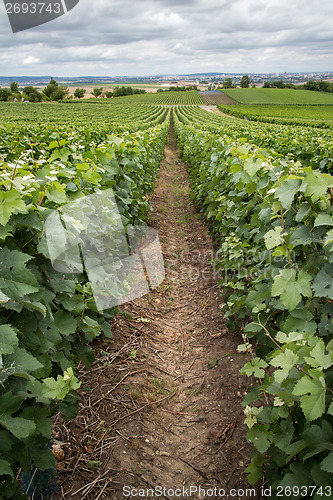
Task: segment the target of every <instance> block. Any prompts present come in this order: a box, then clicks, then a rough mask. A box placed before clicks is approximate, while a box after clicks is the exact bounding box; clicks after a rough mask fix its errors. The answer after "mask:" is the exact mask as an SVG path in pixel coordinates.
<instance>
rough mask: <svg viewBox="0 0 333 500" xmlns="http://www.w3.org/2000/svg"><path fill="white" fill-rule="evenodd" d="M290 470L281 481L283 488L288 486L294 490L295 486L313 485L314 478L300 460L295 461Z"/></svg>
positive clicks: (280, 484)
mask: <svg viewBox="0 0 333 500" xmlns="http://www.w3.org/2000/svg"><path fill="white" fill-rule="evenodd" d="M290 470H291V472H288V473H287V474H285V476H284V477H283V479H282V481H281V482H280V483H279V486H280V487H281V488H287V487H288V488H291V490H292V488H294V487H300V488H301V487H302V486H303V487H305V486H311V484H312V481H313V479H312V477H311V473H310V471H309V470H308V469H307V467H306V466H305V464H303V463H300V462H296V463H293V464H291V465H290Z"/></svg>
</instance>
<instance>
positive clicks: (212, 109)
mask: <svg viewBox="0 0 333 500" xmlns="http://www.w3.org/2000/svg"><path fill="white" fill-rule="evenodd" d="M199 108H202V109H204V110H205V111H208V112H209V113H214V114H215V115H219V116H228V117H229V118H234V119H236V117H235V116H232V115H228V114H227V113H223V111H221V110H220V109H219V108H218V107H217V106H213V105H210V106H199Z"/></svg>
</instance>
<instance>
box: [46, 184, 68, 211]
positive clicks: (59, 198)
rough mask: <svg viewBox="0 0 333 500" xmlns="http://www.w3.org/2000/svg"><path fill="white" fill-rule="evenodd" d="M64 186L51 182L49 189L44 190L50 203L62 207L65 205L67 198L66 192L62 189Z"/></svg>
mask: <svg viewBox="0 0 333 500" xmlns="http://www.w3.org/2000/svg"><path fill="white" fill-rule="evenodd" d="M64 186H65V185H64V184H60V182H57V181H55V182H52V185H51V187H50V188H49V189H47V190H46V196H47V198H48V199H49V200H50V201H53V202H54V203H57V204H59V205H62V204H63V203H66V202H67V201H68V200H67V196H66V191H65V189H64Z"/></svg>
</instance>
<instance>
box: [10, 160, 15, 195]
mask: <svg viewBox="0 0 333 500" xmlns="http://www.w3.org/2000/svg"><path fill="white" fill-rule="evenodd" d="M16 170H17V163H16V165H15V168H14V172H13V175H12V178H11V183H10V188H9V191H11V190H12V189H13V184H14V179H15V175H16Z"/></svg>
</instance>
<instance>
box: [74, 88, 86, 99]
mask: <svg viewBox="0 0 333 500" xmlns="http://www.w3.org/2000/svg"><path fill="white" fill-rule="evenodd" d="M85 93H86V89H80V88H79V87H78V88H77V89H75V91H74V97H76V98H77V99H82V98H83V97H84V94H85Z"/></svg>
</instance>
